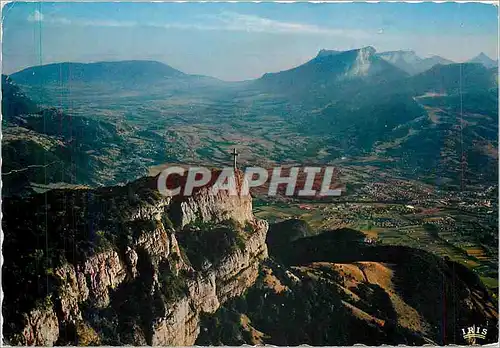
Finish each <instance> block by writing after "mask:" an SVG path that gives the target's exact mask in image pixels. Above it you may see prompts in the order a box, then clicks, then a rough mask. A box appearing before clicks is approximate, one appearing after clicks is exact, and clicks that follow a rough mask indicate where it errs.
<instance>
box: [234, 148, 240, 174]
mask: <svg viewBox="0 0 500 348" xmlns="http://www.w3.org/2000/svg"><path fill="white" fill-rule="evenodd" d="M232 155H233V169H234V170H235V171H236V157H238V156H239V155H240V154H239V153H238V152H236V148H233V153H232Z"/></svg>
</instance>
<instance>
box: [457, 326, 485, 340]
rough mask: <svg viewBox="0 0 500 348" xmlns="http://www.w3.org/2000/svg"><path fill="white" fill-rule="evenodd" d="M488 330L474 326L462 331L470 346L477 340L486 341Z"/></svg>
mask: <svg viewBox="0 0 500 348" xmlns="http://www.w3.org/2000/svg"><path fill="white" fill-rule="evenodd" d="M487 333H488V329H487V328H485V327H481V326H476V325H472V326H469V327H468V328H466V329H462V336H463V337H464V339H465V340H466V341H468V342H469V343H470V344H474V343H475V342H476V339H477V338H481V339H483V340H484V339H485V338H486V334H487Z"/></svg>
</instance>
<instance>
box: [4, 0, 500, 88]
mask: <svg viewBox="0 0 500 348" xmlns="http://www.w3.org/2000/svg"><path fill="white" fill-rule="evenodd" d="M2 16H3V24H4V26H3V56H2V59H3V71H4V73H7V74H8V73H12V72H14V71H17V70H20V69H22V68H25V67H28V66H32V65H40V64H47V63H52V62H62V61H78V62H91V61H103V60H125V59H152V60H158V61H161V62H164V63H167V64H169V65H171V66H172V67H174V68H177V69H179V70H182V71H184V72H187V73H196V74H204V75H211V76H215V77H218V78H221V79H226V80H241V79H249V78H255V77H259V76H261V75H262V74H263V73H265V72H272V71H279V70H284V69H288V68H290V67H293V66H296V65H299V64H301V63H303V62H305V61H307V60H308V59H310V58H312V57H313V56H315V55H316V54H317V52H318V50H320V49H321V48H328V49H336V50H346V49H352V48H358V47H362V46H368V45H371V46H374V47H375V48H376V49H377V51H379V52H380V51H387V50H398V49H412V50H415V51H416V52H417V54H419V55H420V56H423V57H425V56H428V55H433V54H437V55H441V56H443V57H446V58H449V59H452V60H455V61H464V60H467V59H469V58H471V57H472V56H475V55H477V54H478V53H479V52H481V51H482V52H485V53H486V54H487V55H489V56H490V57H492V58H494V59H496V57H497V52H498V48H497V42H498V27H497V23H498V17H497V16H498V10H497V8H496V7H494V6H492V5H485V4H478V3H475V4H474V3H472V4H471V3H467V4H458V3H443V4H436V3H420V4H408V3H378V4H377V3H373V4H370V3H368V4H367V3H346V4H338V3H337V4H324V3H323V4H312V3H291V4H273V3H260V4H258V3H119V2H114V3H21V2H15V3H11V4H8V5H6V6H5V7H4V9H3V14H2Z"/></svg>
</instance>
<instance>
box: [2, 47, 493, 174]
mask: <svg viewBox="0 0 500 348" xmlns="http://www.w3.org/2000/svg"><path fill="white" fill-rule="evenodd" d="M481 56H484V55H481ZM431 65H433V66H431ZM424 67H425V68H427V70H425V71H422V72H418V71H421V70H424V69H425V68H424ZM9 81H10V82H8V83H7V82H6V80H5V81H3V82H4V83H3V85H4V86H6V87H5V88H6V90H5V92H4V93H8V89H9V88H10V89H11V90H12V89H13V88H14V87H9V86H10V85H13V86H14V85H15V86H16V88H18V89H19V91H21V92H22V93H24V94H23V95H24V96H23V97H22V98H21V97H19V96H20V94H19V93H17V92H16V93H17V94H15V95H13V96H12V98H10V97H8V98H5V99H4V102H3V104H4V107H5V108H6V109H8V110H14V111H15V112H14V114H15V117H14V118H9V117H7V118H6V121H9V120H10V121H9V122H11V123H12V122H14V124H17V127H18V128H16V129H19V125H20V123H22V122H25V123H26V122H27V124H34V123H33V122H35V121H34V120H35V119H34V118H33V116H29V117H28V116H27V114H29V115H33V114H36V113H38V114H40V113H41V111H40V109H38V111H33V110H32V109H33V108H34V107H35V106H34V105H36V104H38V105H43V109H44V110H45V109H47V110H49V109H51V107H52V106H53V105H59V106H60V108H61V109H62V110H63V115H67V116H64V117H63V119H68V120H70V119H71V117H73V116H76V115H78V116H79V117H78V118H75V120H84V123H85V122H86V123H87V124H89V125H91V124H93V123H92V122H90V121H98V122H101V123H97V124H103V122H104V123H107V124H110V127H111V128H110V127H107V129H113V131H112V134H113V135H112V136H111V137H110V135H109V134H108V135H105V133H102V131H101V130H99V131H97V133H93V132H94V131H92V132H89V133H88V134H95V136H93V137H95V139H101V140H102V141H103V143H102V145H99V147H96V148H94V149H93V150H92V151H94V152H93V153H92V155H91V158H92V159H93V160H97V161H98V162H99V163H105V162H107V161H109V160H110V157H109V156H110V154H114V155H113V156H112V158H113V161H117V160H118V159H122V160H123V161H125V159H127V163H130V164H127V165H126V166H125V167H126V168H127V169H126V170H125V172H129V173H130V175H126V174H125V176H123V175H121V174H120V175H118V174H117V171H118V169H117V168H116V169H113V173H109V172H108V174H109V175H110V178H113V177H120V180H125V181H127V180H130V179H133V178H136V175H137V173H138V171H137V169H138V168H144V166H143V165H138V163H150V164H151V165H155V164H162V163H164V162H168V161H169V160H171V159H172V158H178V157H177V156H178V155H179V153H182V151H178V150H175V151H173V152H172V151H171V150H169V149H170V148H172V149H173V148H175V149H180V148H183V147H184V148H188V147H189V146H190V143H191V141H192V140H187V139H186V143H185V144H182V143H171V142H169V140H167V139H168V137H170V135H169V136H166V134H168V131H167V132H166V131H165V129H167V130H168V129H170V128H172V122H174V123H175V124H177V125H178V127H180V128H176V129H177V130H176V131H175V132H174V133H172V134H174V135H175V137H176V139H181V137H183V134H182V133H183V132H184V130H185V129H186V128H185V127H184V126H183V125H185V124H186V123H189V124H191V126H192V125H194V124H203V123H205V122H208V124H213V123H218V124H226V125H227V127H228V131H229V132H234V130H235V129H238V128H240V127H242V123H243V124H245V125H250V124H251V123H252V122H263V123H262V125H263V127H264V128H267V127H268V126H269V125H268V122H267V121H265V119H266V117H268V116H267V115H276V117H279V119H280V120H283V122H284V123H283V127H284V128H283V129H287V130H289V131H290V132H292V134H296V135H298V136H300V137H303V139H304V141H307V143H309V145H308V147H311V146H316V148H317V150H315V151H319V150H320V149H323V150H321V151H327V153H328V155H327V157H326V158H325V159H326V160H334V159H336V158H341V157H346V156H350V157H352V156H368V155H371V154H376V156H377V157H378V158H383V159H385V160H386V159H389V160H390V162H391V163H393V165H394V166H395V167H397V168H400V169H401V168H407V167H408V166H407V163H413V164H414V163H415V161H416V162H418V163H419V169H418V173H417V176H419V177H426V176H428V175H431V173H435V170H436V168H441V169H440V170H442V172H440V173H439V175H440V176H443V177H445V178H447V179H449V180H451V182H455V183H456V182H457V180H459V178H460V176H459V175H458V171H459V169H458V167H459V163H460V161H461V160H460V159H459V158H462V154H458V153H457V152H456V148H455V149H453V148H450V149H447V150H445V149H443V146H444V145H443V143H442V141H443V137H444V138H447V137H450V140H451V139H455V138H453V137H454V136H456V135H457V134H456V127H457V123H458V122H459V119H460V118H462V119H463V121H462V122H466V125H467V126H466V127H465V128H463V131H462V133H463V134H465V135H466V136H465V138H463V140H462V141H463V142H464V143H465V144H467V147H466V148H464V151H465V155H467V154H469V156H467V157H468V158H471V163H470V164H471V166H470V168H469V170H470V173H468V174H467V177H468V178H471V180H481V178H482V179H484V176H486V177H488V178H489V179H491V178H493V177H494V173H496V169H495V168H494V167H493V166H492V165H493V164H494V160H495V159H494V158H493V157H491V156H492V152H491V151H490V150H488V149H490V148H497V146H498V139H497V138H496V133H495V129H497V127H498V122H497V120H496V114H497V110H498V109H497V108H498V103H497V102H496V101H495V98H494V96H495V93H496V92H495V91H497V89H498V74H497V70H496V68H487V67H485V66H484V65H483V64H479V63H452V62H450V61H447V60H444V59H442V58H439V57H432V58H427V59H421V58H419V57H418V56H416V54H415V53H414V52H411V51H395V52H383V53H377V52H376V50H375V49H374V48H373V47H363V48H361V49H356V50H349V51H332V50H321V51H319V52H318V54H317V55H316V56H315V57H314V58H313V59H311V60H310V61H308V62H306V63H304V64H302V65H299V66H297V67H295V68H292V69H289V70H285V71H280V72H275V73H267V74H264V75H263V76H262V77H261V78H259V79H255V80H250V81H244V82H224V81H220V80H216V79H213V78H210V77H205V76H198V75H189V74H185V73H183V72H180V71H178V70H176V69H174V68H172V67H170V66H168V65H165V64H163V63H158V62H151V61H124V62H103V63H88V64H82V63H61V64H50V65H46V66H39V67H32V68H28V69H25V70H23V71H20V72H17V73H14V74H12V75H10V76H9ZM21 92H20V93H21ZM27 95H29V98H28V97H27ZM16 98H17V99H16ZM457 98H459V100H460V102H461V105H462V108H461V110H458V109H457V108H456V105H455V103H456V100H457ZM436 105H440V106H439V107H438V106H436ZM37 107H39V106H37ZM23 108H24V109H26V108H27V110H24V109H23ZM30 108H31V109H30ZM474 110H482V111H481V114H482V117H481V118H478V117H477V115H475V112H474ZM460 112H461V114H460ZM95 113H98V114H99V115H101V116H99V117H96V116H91V115H93V114H95ZM164 113H166V114H167V116H165V117H162V116H159V115H162V114H164ZM435 114H440V117H435V116H434V115H435ZM236 115H239V116H236ZM37 117H38V118H39V119H40V116H37ZM60 117H61V116H51V118H50V120H49V119H46V122H49V123H47V125H48V124H54V125H55V122H57V119H58V118H60ZM23 119H24V120H23ZM47 120H49V121H47ZM152 120H154V121H152ZM258 120H261V121H258ZM37 122H40V121H37ZM89 122H90V123H89ZM97 124H96V126H95V127H94V128H95V129H101V128H102V126H97ZM30 127H31V128H30ZM33 127H35V126H34V125H32V126H29V127H28V128H30V129H31V130H32V131H35V132H37V133H38V134H41V133H47V130H46V129H45V130H43V129H42V128H41V127H40V126H37V127H35V128H33ZM203 127H205V128H204V129H207V128H206V126H203ZM243 127H245V126H243ZM436 127H437V128H438V129H441V132H442V133H439V134H440V135H439V137H437V136H436V134H437V133H436ZM117 129H119V131H118V130H117ZM106 132H108V130H107V131H106ZM170 132H172V131H170ZM255 132H256V133H255V134H257V133H258V132H259V130H257V129H256V130H255ZM464 132H465V133H464ZM8 133H9V132H7V133H6V134H7V135H8ZM101 133H102V134H103V135H102V136H100V135H99V134H101ZM83 134H84V133H81V135H80V136H79V137H80V138H82V139H83V138H85V136H84V135H83ZM241 134H242V136H243V134H245V135H248V130H245V131H242V133H241ZM220 135H221V133H220V132H215V133H212V137H214V136H220ZM44 136H47V134H45V135H44ZM49 136H51V137H55V138H54V139H52V140H55V139H56V138H57V139H58V140H63V141H67V140H64V139H68V138H67V135H63V134H61V132H59V131H57V132H53V133H52V134H49ZM61 136H62V138H63V139H61ZM195 136H197V135H196V134H195ZM256 136H257V137H259V136H258V135H256ZM275 136H278V137H279V132H278V133H277V134H276V135H275ZM65 137H66V138H65ZM75 137H77V136H76V135H74V136H72V137H71V138H72V139H75ZM115 138H116V139H120V141H118V142H116V144H117V147H116V149H117V150H119V151H118V152H116V151H115V150H112V151H111V150H110V148H109V143H108V142H107V141H108V140H106V142H104V140H105V139H115ZM101 140H99V141H101ZM89 141H90V142H89ZM109 141H112V140H109ZM221 141H222V142H223V140H221ZM283 141H284V142H286V139H283ZM85 144H87V145H85V147H86V148H87V147H88V151H91V148H92V147H93V145H92V142H91V139H88V140H85ZM416 144H422V146H418V145H416ZM94 145H97V144H94ZM217 146H220V145H217ZM217 146H216V147H215V148H216V149H217ZM132 148H134V149H136V150H134V151H135V153H137V156H133V157H130V156H128V157H127V156H123V154H125V153H129V151H131V149H132ZM97 149H100V150H97ZM381 149H383V150H381ZM257 150H258V149H257V148H255V147H254V148H253V150H252V152H254V153H255V154H256V156H260V155H259V153H262V155H261V156H265V157H266V159H267V160H280V158H281V157H282V156H283V152H275V151H273V150H271V151H269V149H264V148H262V150H261V151H260V152H257ZM16 151H17V150H16ZM95 151H97V152H95ZM198 151H199V152H198ZM284 151H287V152H288V153H289V154H288V155H287V154H286V153H285V156H288V157H289V158H293V157H294V158H295V160H300V159H301V158H302V159H304V158H308V156H309V155H307V156H305V154H306V153H305V152H304V150H301V149H299V148H298V144H297V147H295V144H289V145H288V146H287V147H286V149H285V150H284ZM308 151H310V150H308ZM450 151H451V152H450ZM15 153H16V152H13V154H15ZM85 153H87V152H85ZM212 153H214V147H213V146H212V147H207V148H206V149H197V150H196V155H195V156H196V157H198V158H200V160H214V159H215V158H211V156H212V155H211V154H212ZM219 153H220V155H219V157H217V159H216V160H219V161H220V160H222V161H223V160H224V159H223V157H224V156H225V155H224V151H222V150H221V151H219ZM89 154H90V152H89ZM445 154H446V155H445ZM207 156H208V158H207ZM221 156H222V157H221ZM301 156H305V157H301ZM443 156H446V158H448V159H449V158H454V159H453V161H452V162H451V163H452V164H450V165H449V166H441V165H439V163H442V162H443V161H444V160H445V159H444V158H443ZM56 157H58V156H56ZM12 158H13V159H15V158H16V156H15V155H13V157H12ZM131 158H134V159H133V160H131ZM257 158H258V157H257ZM257 158H256V159H257ZM492 161H493V162H492ZM32 162H36V161H32ZM405 163H406V164H405ZM30 164H38V163H31V162H30V163H23V164H16V165H14V166H12V169H15V170H18V169H22V168H25V167H26V165H30ZM97 167H99V168H101V167H100V165H99V166H97ZM97 167H96V166H93V165H92V166H90V167H89V168H97ZM410 167H411V166H410ZM79 168H85V167H84V166H83V167H82V166H79ZM102 168H104V167H102ZM131 168H135V169H134V170H130V169H131ZM408 169H410V170H411V175H414V174H415V173H414V170H413V169H411V168H408ZM121 170H123V168H122V169H121ZM141 170H144V169H141ZM405 170H406V169H405ZM143 173H144V171H143ZM407 174H408V175H410V172H409V173H407ZM56 176H57V177H60V178H64V177H65V176H61V175H59V174H58V175H56ZM86 177H87V178H93V175H90V174H89V175H87V176H86ZM37 181H39V179H38V180H37ZM99 182H105V183H114V182H113V180H108V179H104V178H103V177H101V178H97V179H92V180H85V181H83V182H82V181H81V180H77V182H75V183H84V184H88V183H94V184H95V183H99ZM115 182H116V181H115Z"/></svg>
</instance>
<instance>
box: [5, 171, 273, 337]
mask: <svg viewBox="0 0 500 348" xmlns="http://www.w3.org/2000/svg"><path fill="white" fill-rule="evenodd" d="M155 180H156V178H145V179H141V180H138V181H137V182H134V183H131V184H129V185H127V186H125V187H115V188H103V189H97V190H59V191H51V192H49V193H48V195H47V201H46V202H47V204H45V200H44V199H42V198H44V197H38V196H34V197H32V198H30V199H28V200H27V201H24V202H20V201H9V202H7V204H6V205H5V206H4V217H6V220H5V221H4V226H3V228H4V231H6V239H5V244H4V248H5V247H6V246H7V247H9V248H11V249H10V250H15V248H18V249H20V250H18V251H17V254H16V253H7V255H5V254H4V255H5V266H4V273H5V274H6V276H7V278H8V279H15V277H19V276H21V277H24V279H23V281H24V283H26V282H27V283H26V284H32V282H36V279H40V278H41V277H46V279H47V282H46V284H42V285H40V284H38V286H37V287H35V286H33V288H32V289H31V288H28V290H27V291H28V293H27V295H26V296H24V297H22V298H21V299H19V300H14V295H15V292H16V288H17V289H19V287H20V286H22V284H23V281H21V280H19V281H15V282H13V283H12V284H9V283H5V282H4V291H5V293H6V297H5V300H4V307H6V308H7V310H5V309H4V318H5V320H6V322H9V321H10V323H9V325H6V326H4V332H5V334H6V338H7V339H8V342H9V343H11V344H21V345H33V344H34V345H54V344H73V343H75V344H83V343H86V344H91V343H96V340H99V342H100V343H103V344H134V345H140V344H150V345H192V344H194V342H195V340H196V338H197V336H198V333H199V322H200V315H201V314H202V313H213V312H215V311H216V310H217V309H218V308H219V306H220V305H221V303H223V302H224V301H226V300H227V299H229V298H231V297H235V296H239V295H241V294H242V293H243V292H244V291H245V290H246V289H247V288H248V287H250V286H251V285H252V284H253V283H254V281H255V280H256V278H257V276H258V269H259V263H260V261H261V260H262V259H264V258H266V257H267V247H266V244H265V240H266V233H267V230H268V225H267V222H266V221H261V220H257V219H256V218H255V217H254V216H253V214H252V200H251V197H250V196H243V197H240V196H230V195H229V194H228V193H227V192H226V191H219V193H217V194H216V195H211V194H210V192H209V188H202V189H200V190H198V191H197V192H196V193H195V194H194V195H193V196H190V197H181V198H176V197H164V196H161V195H160V194H159V193H158V192H157V191H156V190H155V186H156V182H155ZM14 210H16V211H18V212H19V211H22V212H23V213H22V214H18V215H17V216H16V217H14V214H12V215H11V212H12V211H14ZM42 214H50V215H48V216H51V218H50V219H49V221H48V222H47V224H45V226H43V225H40V224H37V222H38V221H39V219H40V216H42ZM190 229H191V230H192V231H191V233H193V235H194V236H196V238H201V241H202V242H203V238H204V236H205V235H209V234H210V233H212V232H211V230H212V229H214V230H216V229H219V230H222V231H223V232H224V233H223V234H221V236H223V237H225V238H226V239H227V243H226V244H227V245H226V244H224V245H225V249H220V250H225V252H224V253H223V254H221V255H202V256H201V258H202V259H203V258H205V260H204V261H203V263H202V267H200V266H199V265H197V264H195V263H193V262H191V260H190V259H189V257H188V256H187V255H188V254H189V255H195V254H196V253H197V250H190V249H189V248H192V245H188V244H184V245H183V240H184V239H183V238H180V239H179V237H182V234H183V233H188V232H186V231H187V230H190ZM193 231H194V232H193ZM28 232H29V233H32V234H35V235H38V236H42V235H43V236H45V237H46V240H47V243H48V245H46V248H45V252H44V249H41V248H39V243H36V242H27V243H23V242H22V241H21V239H19V238H17V237H16V236H19V235H21V234H24V233H28ZM205 244H206V243H205ZM72 248H73V250H72ZM204 250H205V249H204ZM218 250H219V249H214V252H217V251H218ZM49 251H52V252H53V254H49ZM19 253H26V255H27V254H29V255H32V254H33V255H37V256H36V257H35V256H34V257H33V259H30V260H28V261H27V260H26V259H25V258H22V257H19ZM30 253H31V254H30ZM197 258H198V257H197ZM40 260H44V262H45V263H42V266H39V263H37V267H38V268H36V271H35V274H34V275H30V274H28V270H29V269H30V267H32V263H33V262H38V261H40ZM42 283H43V282H42ZM44 298H45V299H48V300H47V301H45V302H48V301H49V300H50V301H52V302H51V303H53V304H52V305H44V306H41V305H40V299H42V301H43V299H44ZM16 301H17V302H20V303H21V305H22V306H21V308H27V309H29V310H28V311H27V312H25V313H22V315H21V316H19V314H20V313H19V311H18V310H16V308H15V305H16V303H15V302H16ZM45 302H44V303H45ZM133 302H137V304H134V303H133ZM103 322H104V323H105V324H103ZM81 327H84V328H85V330H82V329H81ZM104 328H105V329H104ZM83 336H85V337H83Z"/></svg>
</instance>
